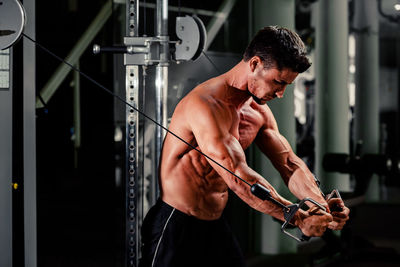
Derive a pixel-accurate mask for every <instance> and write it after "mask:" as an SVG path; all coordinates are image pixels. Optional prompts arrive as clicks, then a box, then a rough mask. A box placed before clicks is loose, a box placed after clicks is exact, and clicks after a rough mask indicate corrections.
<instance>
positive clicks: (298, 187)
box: [287, 162, 328, 208]
mask: <svg viewBox="0 0 400 267" xmlns="http://www.w3.org/2000/svg"><path fill="white" fill-rule="evenodd" d="M296 165H297V168H295V170H294V171H293V173H292V175H291V176H290V177H289V179H288V183H287V184H288V188H289V190H290V191H291V192H292V193H293V195H295V196H296V197H297V198H298V199H304V198H307V197H308V198H312V199H314V200H315V201H317V202H318V203H320V204H321V205H323V206H325V207H326V208H327V207H328V203H327V202H326V200H325V199H324V197H323V196H322V194H321V191H320V190H319V188H318V185H317V183H316V182H315V179H314V176H313V174H312V173H311V172H310V171H309V170H308V168H307V166H306V165H305V164H304V163H303V162H298V163H296Z"/></svg>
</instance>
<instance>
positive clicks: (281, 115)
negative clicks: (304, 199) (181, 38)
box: [252, 0, 297, 253]
mask: <svg viewBox="0 0 400 267" xmlns="http://www.w3.org/2000/svg"><path fill="white" fill-rule="evenodd" d="M252 14H253V23H254V25H253V30H254V32H253V36H254V34H255V33H256V32H257V31H258V30H260V29H261V28H263V27H265V26H270V25H279V26H282V27H287V28H289V29H292V30H294V27H295V25H294V24H295V0H253V12H252ZM293 90H294V88H293V85H291V86H288V88H287V89H286V91H285V96H284V98H282V99H275V100H273V101H271V102H268V106H269V107H270V108H271V110H272V112H273V113H274V116H275V118H276V120H277V123H278V126H279V130H280V132H281V133H282V135H284V136H285V137H286V139H287V140H288V141H289V143H290V145H291V146H292V147H293V149H295V145H296V131H295V125H296V124H295V116H294V93H293ZM252 149H253V159H254V161H253V163H252V164H253V167H254V169H255V170H256V171H257V172H258V173H260V174H261V175H262V176H263V177H266V178H267V179H268V181H269V182H270V183H272V184H273V185H274V186H275V188H277V190H278V191H279V193H280V194H282V195H283V196H285V197H286V198H293V195H292V194H290V193H289V191H288V189H287V187H286V186H285V185H284V183H283V182H282V179H281V177H280V174H279V172H278V171H276V170H275V168H274V166H273V165H272V164H271V163H270V161H269V160H268V159H267V158H266V157H265V155H264V154H262V152H260V151H259V149H258V148H257V147H256V146H253V147H252ZM260 217H261V218H260V220H261V229H260V232H261V233H260V235H259V236H261V237H265V236H268V238H262V239H261V240H258V242H260V252H261V253H283V252H285V253H287V252H294V251H296V245H297V244H296V241H293V240H290V239H286V238H282V235H281V232H280V228H279V225H277V224H275V223H273V222H272V221H271V219H270V217H269V216H267V215H260Z"/></svg>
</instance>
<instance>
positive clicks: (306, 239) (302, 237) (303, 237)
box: [300, 234, 311, 241]
mask: <svg viewBox="0 0 400 267" xmlns="http://www.w3.org/2000/svg"><path fill="white" fill-rule="evenodd" d="M300 239H301V241H309V240H310V239H311V237H310V236H306V235H305V234H301V238H300Z"/></svg>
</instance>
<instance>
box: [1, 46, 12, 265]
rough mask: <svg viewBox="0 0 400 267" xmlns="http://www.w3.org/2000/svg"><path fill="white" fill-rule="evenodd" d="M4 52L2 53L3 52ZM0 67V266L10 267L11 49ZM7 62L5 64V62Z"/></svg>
mask: <svg viewBox="0 0 400 267" xmlns="http://www.w3.org/2000/svg"><path fill="white" fill-rule="evenodd" d="M3 52H4V51H3ZM6 52H7V54H5V56H4V59H3V61H2V62H0V65H2V64H4V65H7V66H9V69H8V72H7V74H8V75H7V77H0V85H2V86H0V125H1V129H0V147H1V149H0V196H1V201H0V218H2V219H1V220H0V236H1V238H0V251H1V257H0V266H4V267H11V266H12V264H13V262H12V247H13V246H12V245H13V244H12V231H13V227H12V192H11V183H12V158H13V156H12V140H13V138H12V129H13V127H12V125H13V123H12V109H13V105H12V103H13V101H12V97H13V87H12V79H10V74H11V72H10V70H12V66H11V55H12V49H7V50H6ZM6 61H7V62H6Z"/></svg>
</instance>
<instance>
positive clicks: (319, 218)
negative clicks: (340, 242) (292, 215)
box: [296, 207, 333, 237]
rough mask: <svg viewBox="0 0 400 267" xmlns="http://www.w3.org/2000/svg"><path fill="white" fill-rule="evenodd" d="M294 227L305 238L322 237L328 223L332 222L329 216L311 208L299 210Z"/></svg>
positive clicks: (315, 208)
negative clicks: (295, 226) (296, 227)
mask: <svg viewBox="0 0 400 267" xmlns="http://www.w3.org/2000/svg"><path fill="white" fill-rule="evenodd" d="M298 214H299V216H298V222H296V225H297V226H298V227H299V228H300V230H301V232H302V233H303V234H304V235H306V236H309V237H311V236H322V235H323V234H324V232H325V230H326V229H327V228H328V226H329V225H330V223H331V222H332V221H333V217H332V215H331V214H329V213H327V212H325V211H323V210H321V209H319V208H318V207H312V208H310V209H309V210H307V211H303V210H299V212H298Z"/></svg>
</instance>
